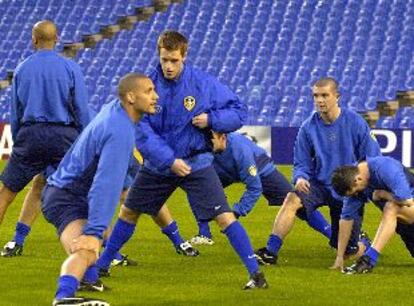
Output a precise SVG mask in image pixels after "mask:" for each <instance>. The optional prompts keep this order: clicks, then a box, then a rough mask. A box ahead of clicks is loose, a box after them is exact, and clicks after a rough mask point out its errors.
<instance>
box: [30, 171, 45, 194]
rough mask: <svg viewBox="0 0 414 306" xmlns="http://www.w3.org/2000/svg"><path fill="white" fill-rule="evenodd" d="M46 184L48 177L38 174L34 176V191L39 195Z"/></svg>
mask: <svg viewBox="0 0 414 306" xmlns="http://www.w3.org/2000/svg"><path fill="white" fill-rule="evenodd" d="M45 185H46V179H45V178H44V177H43V176H42V175H40V174H38V175H36V176H35V177H34V178H33V186H32V193H35V194H36V195H39V197H40V194H41V193H42V190H43V188H44V187H45Z"/></svg>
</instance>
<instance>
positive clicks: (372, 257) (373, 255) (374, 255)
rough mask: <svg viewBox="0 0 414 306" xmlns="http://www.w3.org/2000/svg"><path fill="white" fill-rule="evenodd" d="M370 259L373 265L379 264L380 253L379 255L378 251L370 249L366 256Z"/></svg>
mask: <svg viewBox="0 0 414 306" xmlns="http://www.w3.org/2000/svg"><path fill="white" fill-rule="evenodd" d="M364 255H367V256H368V257H369V262H370V264H371V265H373V266H375V265H376V264H377V261H378V257H379V256H380V253H378V251H377V250H376V249H374V248H372V247H369V248H368V249H367V250H366V251H365V254H364Z"/></svg>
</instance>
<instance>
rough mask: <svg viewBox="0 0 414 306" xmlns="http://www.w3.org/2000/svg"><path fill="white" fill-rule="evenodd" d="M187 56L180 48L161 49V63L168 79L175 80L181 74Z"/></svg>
mask: <svg viewBox="0 0 414 306" xmlns="http://www.w3.org/2000/svg"><path fill="white" fill-rule="evenodd" d="M184 61H185V56H183V55H182V54H181V51H180V50H175V51H169V50H167V49H165V48H161V49H160V64H161V68H162V73H163V74H164V77H165V78H166V79H168V80H175V79H177V78H178V77H179V76H180V73H181V71H182V70H183V67H184Z"/></svg>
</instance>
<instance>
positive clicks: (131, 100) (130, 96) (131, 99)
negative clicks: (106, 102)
mask: <svg viewBox="0 0 414 306" xmlns="http://www.w3.org/2000/svg"><path fill="white" fill-rule="evenodd" d="M126 96H127V101H128V103H129V104H134V94H133V93H132V92H131V91H129V92H127V94H126Z"/></svg>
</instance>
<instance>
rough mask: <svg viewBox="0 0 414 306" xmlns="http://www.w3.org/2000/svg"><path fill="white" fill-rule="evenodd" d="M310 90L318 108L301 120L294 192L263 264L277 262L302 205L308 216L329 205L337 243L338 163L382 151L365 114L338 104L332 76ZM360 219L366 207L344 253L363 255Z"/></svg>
mask: <svg viewBox="0 0 414 306" xmlns="http://www.w3.org/2000/svg"><path fill="white" fill-rule="evenodd" d="M312 90H313V98H314V101H315V106H316V109H317V112H315V113H313V114H312V115H311V116H310V117H309V118H308V119H307V120H306V121H305V122H304V123H303V125H302V126H301V128H300V129H299V132H298V135H297V138H296V142H295V147H294V165H293V168H294V169H293V183H294V184H295V191H294V192H290V193H289V194H288V196H287V197H286V199H285V201H284V203H283V205H282V208H281V209H280V211H279V212H278V215H277V216H276V220H275V223H274V226H273V231H272V234H271V235H270V237H269V240H268V242H267V247H264V248H261V249H259V250H257V251H256V254H257V255H258V258H259V261H260V262H261V263H263V264H275V263H276V261H277V255H278V253H279V250H280V248H281V246H282V243H283V240H284V239H285V237H286V235H287V234H288V233H289V232H290V231H291V229H292V226H293V224H294V220H295V216H296V213H297V211H298V210H299V209H301V208H305V210H306V213H307V214H308V215H309V214H310V213H311V212H313V211H314V210H315V209H316V208H318V207H320V206H322V205H328V206H329V209H330V215H331V226H332V231H331V232H332V235H331V239H330V241H329V244H330V245H331V247H333V248H337V243H338V227H339V219H340V214H341V209H342V199H341V198H340V197H338V196H337V195H335V194H334V193H333V190H332V186H331V180H330V176H331V174H332V172H333V171H334V170H335V168H336V167H338V166H341V165H345V164H349V163H353V162H355V161H357V160H360V159H362V158H365V157H366V156H377V155H380V154H381V153H380V148H379V146H378V143H377V142H376V141H375V140H374V139H373V138H372V137H371V135H370V130H369V127H368V125H367V123H366V122H365V121H364V120H363V119H362V117H361V116H359V115H358V114H356V113H354V112H352V111H350V110H348V109H346V108H343V107H339V104H338V101H339V92H338V85H337V83H336V81H335V80H334V79H332V78H323V79H320V80H319V81H317V82H316V83H315V84H314V86H313V88H312ZM361 218H362V211H360V215H359V218H358V219H357V220H356V222H355V224H354V229H353V232H352V236H351V239H350V241H349V243H348V246H347V249H346V254H355V253H358V254H357V255H359V254H362V252H363V250H364V244H363V243H360V244H359V245H358V240H359V239H358V237H359V233H360V226H361ZM364 242H365V244H367V241H365V240H364Z"/></svg>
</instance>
